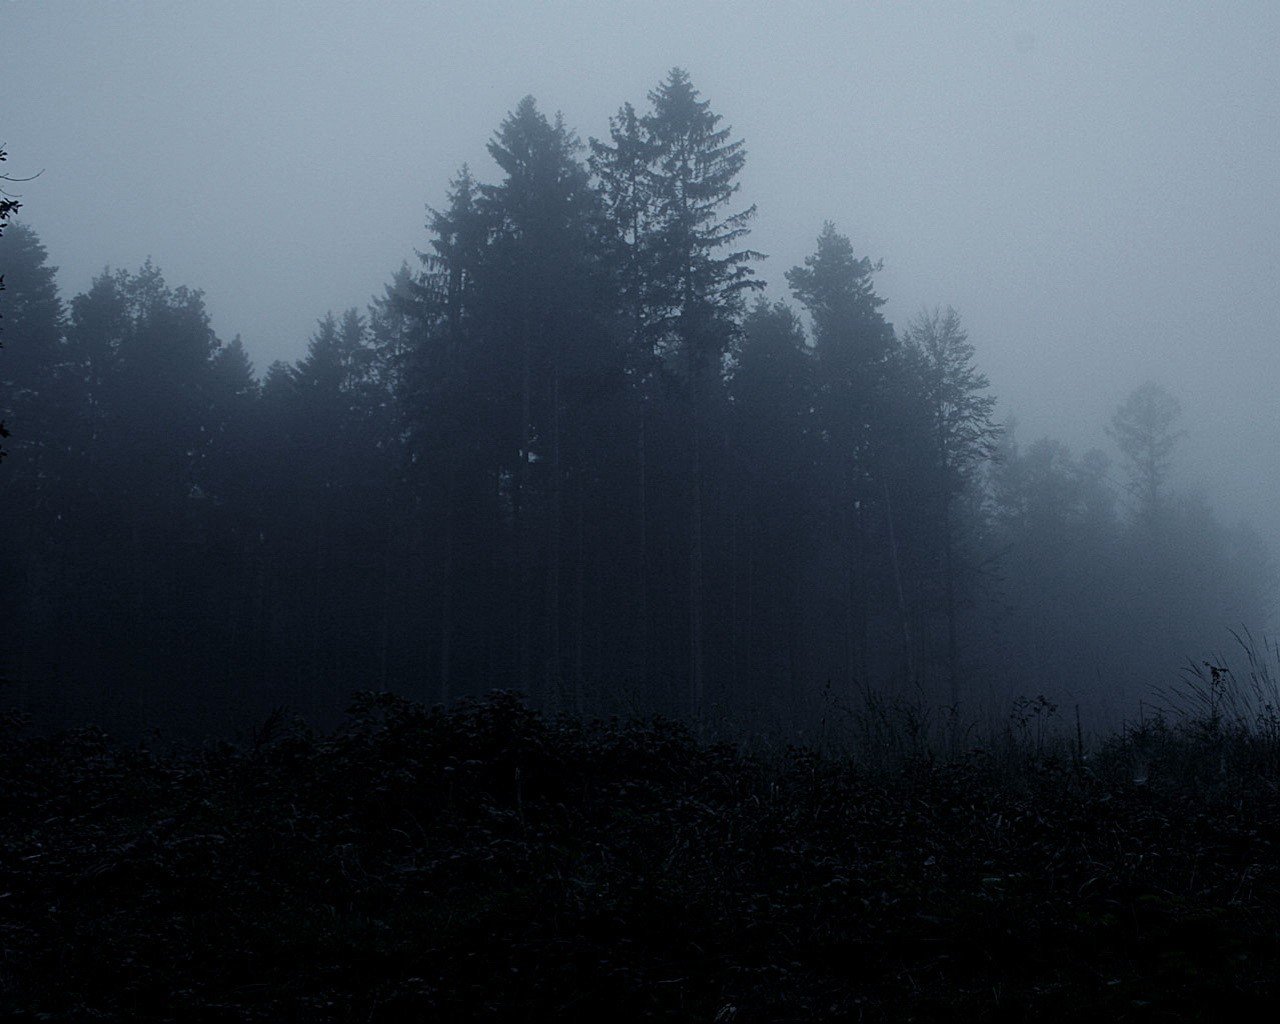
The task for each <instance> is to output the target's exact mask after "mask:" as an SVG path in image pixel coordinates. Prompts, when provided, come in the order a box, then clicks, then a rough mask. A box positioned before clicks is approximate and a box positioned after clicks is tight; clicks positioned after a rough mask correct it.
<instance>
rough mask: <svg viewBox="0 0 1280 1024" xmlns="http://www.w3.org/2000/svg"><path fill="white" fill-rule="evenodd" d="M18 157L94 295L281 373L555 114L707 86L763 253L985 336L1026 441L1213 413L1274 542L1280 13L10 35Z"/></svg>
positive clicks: (230, 27)
mask: <svg viewBox="0 0 1280 1024" xmlns="http://www.w3.org/2000/svg"><path fill="white" fill-rule="evenodd" d="M5 20H6V28H5V35H6V47H5V50H6V54H5V67H4V71H3V78H4V92H5V125H4V141H5V142H6V144H7V146H8V149H9V152H10V154H11V157H10V168H11V170H12V171H13V172H14V173H18V172H21V171H26V170H34V169H39V168H43V169H44V174H43V175H42V176H41V178H40V179H39V180H38V181H36V182H34V183H31V184H29V185H27V186H25V188H24V195H25V198H26V200H27V211H26V213H27V216H28V219H29V221H30V223H31V224H32V225H33V226H34V227H36V228H37V230H39V232H40V233H41V237H42V238H43V240H44V241H45V243H46V245H47V246H48V248H49V250H50V253H51V257H52V259H53V262H54V263H56V264H58V265H59V266H60V267H61V286H62V288H63V290H64V292H66V293H68V294H71V293H74V292H75V291H78V290H82V289H83V288H85V287H86V286H87V285H88V283H89V280H90V278H91V276H92V275H93V274H94V273H96V272H98V271H100V270H101V269H102V266H103V265H104V264H110V265H112V266H113V267H127V268H132V267H136V266H137V265H139V264H140V263H141V262H142V260H143V259H144V258H145V257H147V256H148V255H150V256H151V257H153V258H154V259H155V260H156V262H157V263H158V264H159V265H160V266H161V267H162V268H163V269H164V271H165V273H166V275H167V276H168V277H169V279H170V280H173V281H178V282H187V283H190V284H191V285H193V286H195V287H200V288H203V289H204V290H205V292H206V294H207V297H208V304H209V307H210V311H211V313H212V315H213V318H214V324H215V327H216V329H217V330H218V332H219V335H220V336H222V337H228V338H229V337H231V336H233V335H234V334H236V333H241V334H242V335H243V337H244V339H245V343H246V345H247V347H248V348H249V351H250V353H251V355H252V356H253V358H254V361H255V363H256V365H257V366H258V367H259V369H260V370H261V369H263V368H265V366H266V365H267V364H268V363H270V362H271V361H272V360H275V359H295V358H297V357H299V356H300V355H301V354H302V352H303V349H304V346H305V342H306V339H307V337H308V336H309V335H310V333H311V331H312V330H313V328H314V325H315V321H316V319H317V318H318V317H319V316H321V315H322V314H323V313H324V312H325V311H326V310H328V309H340V308H343V307H345V306H348V305H352V304H363V303H364V302H365V301H367V299H368V298H369V296H370V295H372V294H373V293H374V292H376V291H378V290H379V289H380V287H381V285H382V283H384V281H385V279H386V276H387V275H388V273H389V272H390V271H391V270H393V269H394V268H395V267H396V266H397V265H398V264H399V262H400V261H401V260H402V259H405V258H410V259H411V258H412V256H413V250H414V248H415V247H422V246H423V245H424V243H425V234H424V231H423V227H422V224H423V220H424V210H423V207H424V204H428V203H429V204H432V205H438V204H440V203H441V202H442V200H443V192H444V187H445V183H446V182H447V180H448V178H449V176H450V175H451V174H452V173H453V172H454V171H455V170H456V169H457V168H458V166H459V165H460V164H462V163H463V162H464V161H467V162H470V164H471V165H472V167H473V168H474V169H475V171H476V173H477V174H478V175H479V176H480V177H481V178H482V179H484V178H485V177H486V176H491V175H490V170H491V165H490V162H489V160H488V158H487V156H486V154H485V151H484V145H485V143H486V141H487V140H488V138H489V136H490V134H491V132H492V131H493V129H494V128H496V126H497V125H498V123H499V122H500V121H501V120H502V118H503V116H504V115H505V114H506V113H507V112H508V111H509V110H510V109H511V108H512V107H513V106H514V105H515V103H516V102H517V101H518V100H519V98H520V97H521V96H523V95H524V94H526V93H531V94H533V95H534V96H535V97H536V98H537V99H538V100H539V103H540V104H541V105H542V107H543V108H544V109H546V110H549V111H555V110H560V111H563V113H564V116H565V118H566V121H567V123H568V124H569V125H570V126H571V127H575V128H576V129H577V130H578V131H579V133H580V134H581V135H582V136H583V137H584V138H585V137H587V136H589V135H596V136H599V135H601V134H603V133H604V132H605V130H606V119H607V118H608V116H609V115H610V114H612V113H613V112H614V111H615V110H616V108H617V107H618V105H619V104H620V103H621V102H622V101H623V100H624V99H625V98H629V97H630V98H636V99H639V98H642V97H643V96H644V94H645V92H646V91H647V90H648V89H649V88H651V87H652V85H653V83H654V81H656V80H657V78H658V77H659V76H660V75H661V74H662V72H663V71H664V70H665V69H666V68H668V67H670V66H672V65H680V66H684V67H687V68H689V70H690V72H691V73H692V74H693V76H694V80H695V82H696V83H697V84H698V86H699V88H700V89H701V90H702V92H703V94H704V95H705V96H707V97H708V98H709V99H711V100H712V102H713V104H714V105H715V108H716V110H717V111H718V112H720V113H722V114H723V115H724V118H725V120H726V122H728V123H730V124H731V125H732V126H733V128H734V130H735V132H736V133H737V134H738V135H740V136H741V137H743V138H745V140H746V142H747V148H748V165H747V169H746V172H745V174H744V175H743V192H744V195H745V196H746V197H747V198H748V199H749V200H751V201H755V202H758V203H759V207H760V214H759V218H758V221H757V223H756V225H755V229H754V232H753V235H752V241H753V244H754V245H755V246H756V247H757V248H759V249H761V250H763V251H764V252H766V253H768V254H769V255H770V257H771V258H770V260H769V261H768V262H767V263H766V264H765V265H764V266H763V268H762V271H761V273H762V276H763V277H765V278H766V279H767V280H768V281H769V283H770V285H771V287H772V289H773V290H774V291H775V292H776V293H778V294H779V295H781V294H784V293H785V287H784V284H783V281H782V272H783V270H784V269H785V268H787V267H789V266H791V265H793V264H795V263H797V262H798V261H799V260H800V258H801V257H802V256H803V254H804V253H806V252H808V251H809V250H810V248H811V246H812V241H813V238H814V237H815V235H816V234H817V231H818V229H819V227H820V226H821V224H822V222H823V220H824V219H826V218H831V219H833V220H835V221H836V223H837V226H838V227H839V228H840V229H841V230H842V231H844V232H846V233H847V234H849V235H850V236H851V238H852V239H853V241H854V243H855V245H856V246H857V247H858V248H859V249H860V250H861V251H863V252H865V253H867V254H870V255H872V256H874V257H881V258H883V259H884V264H885V269H884V272H883V274H882V275H881V277H880V278H879V290H880V292H881V294H884V295H885V296H887V298H888V307H887V312H888V315H889V319H890V320H892V321H894V322H897V323H902V322H905V321H906V319H907V318H908V317H909V316H910V315H911V314H912V313H914V312H916V311H917V310H918V309H919V308H920V307H921V306H922V305H929V306H932V305H934V304H937V303H942V304H951V305H954V306H955V307H956V308H957V309H958V310H960V311H961V313H962V314H963V315H964V316H965V318H966V322H967V324H968V326H969V328H970V333H971V335H972V337H973V339H974V340H975V342H976V344H977V346H978V351H979V355H980V358H981V361H982V363H983V365H984V366H985V367H986V368H987V369H988V372H989V374H990V376H991V378H992V381H993V384H994V388H995V391H996V392H997V393H998V394H999V396H1000V399H1001V409H1002V411H1003V412H1004V413H1006V414H1012V415H1014V416H1016V418H1017V420H1018V421H1019V424H1020V430H1019V433H1020V436H1022V437H1024V438H1031V437H1034V436H1036V435H1038V434H1040V433H1045V432H1049V433H1054V434H1055V435H1058V436H1063V437H1065V438H1067V439H1068V440H1071V441H1073V442H1080V443H1081V444H1102V443H1104V439H1103V438H1102V436H1101V433H1100V429H1099V425H1100V424H1101V423H1102V422H1103V421H1104V420H1105V417H1106V415H1107V412H1108V410H1110V409H1111V408H1113V407H1114V406H1115V405H1116V403H1117V402H1118V401H1119V399H1120V398H1121V396H1122V395H1123V394H1124V392H1125V391H1126V390H1127V389H1128V388H1130V387H1132V386H1133V385H1134V384H1136V383H1137V382H1139V381H1141V380H1145V379H1147V378H1156V379H1158V380H1160V381H1161V382H1163V383H1164V384H1166V385H1167V386H1168V387H1170V388H1171V389H1172V390H1173V391H1174V392H1175V393H1176V394H1178V395H1179V397H1180V398H1181V399H1182V400H1183V403H1184V406H1185V408H1186V410H1187V413H1188V417H1187V421H1188V423H1187V425H1188V428H1189V433H1188V438H1187V446H1186V453H1187V455H1188V456H1191V457H1192V458H1191V461H1192V462H1193V464H1194V473H1193V476H1194V477H1196V478H1197V479H1201V480H1203V482H1204V484H1205V486H1206V487H1207V488H1208V489H1209V490H1210V491H1212V492H1213V494H1214V497H1215V501H1217V502H1218V503H1219V504H1220V506H1222V507H1223V508H1224V511H1226V512H1228V513H1229V514H1231V513H1241V514H1247V515H1248V516H1249V517H1250V518H1252V519H1253V520H1254V521H1255V522H1257V523H1259V525H1262V526H1264V527H1265V528H1266V529H1267V531H1268V532H1269V534H1270V536H1271V537H1272V538H1274V537H1275V536H1276V530H1277V525H1278V524H1280V517H1277V514H1276V512H1275V511H1274V510H1275V509H1277V508H1280V482H1278V480H1280V478H1278V477H1277V476H1276V475H1275V474H1274V473H1273V472H1272V467H1273V455H1274V453H1275V452H1276V451H1277V450H1280V418H1278V417H1277V416H1275V414H1274V412H1273V403H1274V398H1273V384H1272V382H1273V381H1275V380H1276V379H1277V378H1278V377H1280V351H1278V346H1277V344H1276V341H1277V338H1276V333H1277V332H1276V324H1277V322H1278V321H1280V298H1278V293H1277V289H1276V287H1275V282H1276V281H1277V279H1280V208H1278V206H1277V203H1276V200H1275V192H1274V189H1275V182H1276V181H1277V180H1280V148H1278V147H1280V142H1278V141H1277V135H1276V133H1275V131H1274V130H1273V129H1274V124H1275V123H1276V117H1277V114H1280V110H1278V109H1277V107H1278V105H1280V103H1278V100H1277V97H1280V74H1278V73H1277V72H1278V64H1277V55H1276V49H1275V46H1274V40H1275V39H1276V38H1277V37H1280V10H1277V8H1276V6H1275V5H1274V4H1270V3H1265V2H1259V3H1239V4H1230V5H1211V6H1208V5H1200V6H1196V7H1193V6H1190V5H1170V4H1164V3H1131V4H1123V5H1115V4H1102V3H1097V4H1094V3H1090V4H1082V5H1077V4H1073V5H1071V6H1070V7H1062V6H1056V5H1036V6H1032V5H1027V4H1020V3H1012V4H1006V3H982V4H965V5H954V4H932V5H922V4H911V5H906V4H851V3H826V4H803V5H795V6H793V5H786V4H764V3H755V4H741V3H739V4H732V5H730V4H718V3H701V4H689V3H644V4H638V3H637V4H600V3H582V4H569V3H555V4H530V3H523V4H506V3H501V4H500V3H485V4H474V5H456V4H414V3H393V4H385V3H384V4H377V5H352V4H347V3H329V4H319V3H308V4H258V3H211V4H201V5H186V4H182V5H178V4H172V5H169V4H138V3H127V4H123V3H122V4H98V3H51V4H35V3H20V4H12V5H8V6H7V7H6V11H5Z"/></svg>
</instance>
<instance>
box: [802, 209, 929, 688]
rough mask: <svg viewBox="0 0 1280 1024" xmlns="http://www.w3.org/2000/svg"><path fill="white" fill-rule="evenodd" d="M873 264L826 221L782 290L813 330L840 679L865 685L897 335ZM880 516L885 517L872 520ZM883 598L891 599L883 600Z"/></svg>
mask: <svg viewBox="0 0 1280 1024" xmlns="http://www.w3.org/2000/svg"><path fill="white" fill-rule="evenodd" d="M879 269H880V264H879V263H878V262H873V261H872V260H870V259H869V258H866V257H863V258H861V259H859V258H856V257H855V256H854V254H853V245H852V243H851V242H850V241H849V239H848V238H847V237H846V236H844V235H842V234H840V233H839V232H838V231H836V228H835V225H834V224H832V223H831V222H830V221H827V222H826V223H824V224H823V226H822V231H821V233H820V234H819V235H818V240H817V249H816V250H815V252H814V253H813V254H812V255H810V256H807V257H805V261H804V265H803V266H799V267H793V268H792V269H791V270H789V271H787V283H788V284H789V285H790V286H791V290H792V292H793V293H794V294H795V296H796V298H797V299H799V300H800V302H801V303H802V304H803V305H804V307H805V309H806V310H807V311H808V313H809V316H810V317H811V318H812V321H813V334H814V355H815V359H816V373H817V384H818V395H817V402H816V406H817V411H818V417H819V420H820V423H821V430H822V432H823V434H824V436H825V438H826V444H825V453H824V457H825V462H826V467H825V468H826V476H827V479H828V481H829V485H828V487H827V489H826V493H825V494H824V495H823V496H822V499H821V500H822V502H823V504H824V505H825V511H826V515H827V516H828V517H829V521H830V522H831V523H832V525H833V527H834V532H835V534H836V535H837V538H838V540H837V543H838V553H837V554H836V557H835V558H833V559H832V562H834V563H835V564H836V565H837V566H838V567H839V576H840V580H839V585H838V589H839V596H838V598H837V601H838V604H839V607H841V608H842V609H843V615H842V616H841V619H842V624H843V640H844V643H843V647H844V673H845V678H846V682H847V683H848V684H849V685H852V683H853V682H854V680H855V679H857V678H861V679H863V680H864V681H865V680H866V677H867V674H868V672H869V659H870V652H871V648H872V646H873V644H872V641H871V638H870V635H869V633H870V620H871V615H872V612H871V609H872V605H873V603H874V601H873V596H874V587H873V580H872V576H873V573H872V563H873V553H872V551H871V547H872V537H873V535H874V527H873V525H872V524H873V523H876V522H879V521H881V520H882V521H883V522H884V523H885V524H886V525H888V524H889V523H890V522H891V516H892V508H891V507H890V506H889V504H888V502H887V500H886V499H887V497H888V483H887V481H886V480H885V479H883V477H881V478H880V479H876V467H877V463H878V462H880V461H882V460H881V459H880V457H879V454H878V453H879V450H880V449H882V448H883V447H884V441H885V433H886V432H885V427H886V426H887V425H888V422H889V419H890V417H889V416H888V415H887V409H886V407H885V406H886V402H887V401H888V400H889V399H890V398H891V397H892V395H891V389H890V388H889V387H888V386H887V383H888V375H889V372H890V369H891V367H890V357H891V355H892V354H893V352H894V345H895V339H894V334H893V326H892V325H891V324H889V323H887V322H886V321H885V319H884V316H883V315H882V314H881V312H880V307H881V306H883V305H884V299H882V298H881V297H880V296H879V295H877V294H876V292H875V288H874V286H873V280H872V278H873V276H874V274H875V273H876V272H877V271H878V270H879ZM877 510H879V511H880V512H882V513H883V515H882V516H881V515H876V514H875V513H876V511H877ZM896 544H897V539H896V537H888V536H886V537H885V538H884V545H883V546H884V547H887V548H888V549H889V554H890V556H891V557H890V558H889V559H888V561H890V562H891V563H893V562H894V559H895V558H896V554H895V552H896ZM893 575H894V577H895V585H894V586H893V588H892V589H893V590H894V592H895V593H896V594H897V599H898V606H899V616H898V617H899V620H900V624H901V630H902V633H903V644H904V657H905V658H907V659H908V660H909V659H910V653H909V647H910V642H909V637H908V635H907V634H908V632H909V630H908V627H907V622H906V610H905V607H903V605H904V599H903V594H902V587H901V578H900V573H899V572H897V571H894V573H893ZM884 596H885V597H886V598H887V596H888V595H887V594H886V595H884Z"/></svg>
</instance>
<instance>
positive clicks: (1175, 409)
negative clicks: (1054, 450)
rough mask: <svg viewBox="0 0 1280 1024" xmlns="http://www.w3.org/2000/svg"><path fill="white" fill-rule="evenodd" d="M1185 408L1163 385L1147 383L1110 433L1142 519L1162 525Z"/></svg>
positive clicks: (1124, 407)
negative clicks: (1160, 521)
mask: <svg viewBox="0 0 1280 1024" xmlns="http://www.w3.org/2000/svg"><path fill="white" fill-rule="evenodd" d="M1181 412H1182V406H1181V404H1180V403H1179V402H1178V400H1177V399H1176V398H1174V397H1173V396H1172V395H1171V394H1169V392H1168V391H1166V390H1165V389H1164V388H1163V387H1161V386H1160V385H1159V384H1156V383H1154V382H1153V381H1147V382H1146V383H1145V384H1142V385H1140V386H1139V387H1137V388H1135V389H1134V390H1133V391H1132V392H1130V393H1129V396H1128V397H1127V398H1126V399H1125V400H1124V402H1123V403H1121V405H1120V407H1119V408H1118V409H1117V410H1116V411H1115V414H1114V415H1113V416H1112V417H1111V423H1110V425H1109V426H1108V429H1107V434H1108V436H1109V437H1110V438H1111V439H1112V440H1113V441H1115V443H1116V447H1117V448H1119V449H1120V455H1121V458H1122V459H1123V460H1124V465H1125V470H1126V471H1127V473H1128V476H1129V490H1130V492H1131V493H1132V494H1133V495H1134V497H1135V499H1136V501H1137V507H1138V518H1139V521H1140V522H1142V523H1144V524H1145V525H1146V527H1147V528H1148V529H1154V528H1156V527H1157V526H1158V523H1159V520H1160V517H1161V514H1162V513H1163V511H1164V497H1165V490H1166V485H1167V484H1168V480H1169V470H1170V467H1171V465H1172V459H1173V451H1174V449H1175V448H1176V447H1177V443H1178V438H1180V437H1181V436H1182V432H1181V431H1179V430H1175V429H1174V425H1175V424H1176V423H1177V421H1178V417H1179V416H1180V415H1181Z"/></svg>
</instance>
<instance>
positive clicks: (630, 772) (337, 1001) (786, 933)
mask: <svg viewBox="0 0 1280 1024" xmlns="http://www.w3.org/2000/svg"><path fill="white" fill-rule="evenodd" d="M1024 710H1025V709H1024ZM1024 726H1025V722H1024ZM1068 733H1069V734H1068V735H1067V736H1066V737H1065V738H1064V740H1063V742H1062V743H1060V744H1058V743H1053V742H1046V741H1045V740H1044V737H1043V736H1040V735H1035V736H1034V737H1028V735H1027V733H1026V730H1025V728H1024V729H1023V731H1022V733H1021V734H1018V733H1016V732H1015V733H1011V734H1010V736H1011V737H1012V738H1011V740H1010V742H1008V743H1006V744H1005V745H1003V746H1002V747H999V749H992V745H991V744H987V745H986V747H985V749H969V750H966V751H963V752H959V753H956V754H953V755H951V756H949V757H946V758H942V757H936V756H933V755H931V754H930V753H929V752H928V749H925V748H921V749H914V750H913V749H912V745H911V744H910V743H907V744H904V745H902V748H903V750H904V751H905V752H904V753H903V754H902V756H901V757H899V758H897V759H896V760H894V761H892V762H890V761H888V760H886V759H880V760H877V761H875V762H874V763H873V762H868V761H864V760H859V759H858V758H856V757H854V756H851V755H849V754H842V755H837V754H834V753H817V752H815V751H813V750H806V749H799V748H786V749H778V750H772V751H760V750H757V751H755V752H744V751H743V750H742V749H740V748H737V747H732V746H728V745H715V744H709V743H705V742H700V741H698V740H696V739H695V738H694V737H693V736H691V735H690V733H688V732H687V731H685V730H684V729H683V728H682V727H680V726H678V725H676V724H673V723H670V722H664V721H650V722H644V723H638V722H631V723H618V722H609V723H596V724H589V725H588V724H582V723H579V722H575V721H571V720H563V721H559V720H549V719H546V718H544V717H541V716H539V715H537V714H535V713H533V712H530V711H529V710H527V709H526V708H525V707H523V706H522V705H521V704H520V702H519V701H518V700H517V699H515V698H514V697H512V696H510V695H506V694H496V695H494V696H492V697H490V698H488V699H486V700H483V701H476V702H471V703H464V704H461V705H459V706H458V707H456V708H454V709H452V710H450V711H447V712H446V711H443V710H427V709H424V708H422V707H419V706H416V705H412V704H408V703H405V702H402V701H400V700H397V699H394V698H390V697H385V696H373V695H367V696H364V697H362V698H360V699H359V700H358V701H357V703H356V706H355V707H354V708H353V710H352V714H351V718H350V722H349V724H348V725H347V726H346V727H345V728H343V729H341V730H339V731H338V732H336V733H333V734H329V735H317V734H313V733H312V732H310V731H308V730H307V729H306V728H304V727H301V726H296V725H291V724H289V723H287V722H285V721H283V720H281V719H278V718H277V719H273V720H272V721H271V722H269V723H268V724H267V726H265V727H264V728H263V730H262V731H261V732H260V734H259V735H257V736H256V737H254V738H253V739H252V741H250V742H246V743H245V744H242V745H239V746H232V745H225V744H224V745H217V746H207V747H205V748H202V749H198V750H188V751H185V752H168V753H164V754H160V753H157V752H154V751H151V750H148V749H145V748H143V747H137V746H134V747H125V746H122V745H118V744H115V743H112V742H111V741H109V740H108V738H107V737H105V736H103V735H102V734H101V733H98V732H95V731H81V732H77V733H73V734H64V735H60V736H57V737H48V736H44V737H41V736H35V735H28V734H27V732H26V731H25V730H24V729H22V728H21V727H20V726H19V725H17V724H16V723H11V724H10V727H9V728H8V729H7V730H6V731H5V735H4V741H3V744H2V745H0V946H2V947H3V957H2V959H0V1019H3V1020H13V1021H27V1020H67V1021H209V1020H225V1021H295V1020H296V1021H361V1022H367V1021H388V1022H394V1021H413V1020H431V1021H445V1022H448V1021H469V1020H516V1021H541V1020H601V1021H604V1020H669V1021H707V1022H726V1021H733V1022H740V1024H747V1022H764V1021H770V1022H772V1021H813V1020H855V1021H857V1020H866V1021H875V1020H918V1021H934V1020H937V1021H942V1020H946V1021H956V1020H962V1021H967V1020H975V1021H976V1020H989V1021H1013V1020H1035V1021H1067V1020H1071V1021H1078V1020H1090V1019H1097V1020H1104V1019H1105V1020H1197V1019H1204V1020H1210V1019H1217V1020H1221V1019H1229V1018H1224V1014H1226V1013H1228V1012H1229V1011H1230V1010H1235V1011H1237V1012H1238V1011H1240V1010H1242V1009H1244V1010H1247V1009H1248V1008H1249V1007H1250V1005H1251V1006H1252V1007H1254V1008H1255V1009H1256V1010H1257V1012H1259V1013H1260V1012H1261V1011H1262V1009H1263V1008H1264V1007H1268V1006H1270V1005H1273V1004H1274V1003H1275V1000H1276V999H1278V998H1280V960H1278V959H1277V954H1278V953H1280V949H1278V946H1280V863H1278V860H1277V850H1276V842H1277V839H1278V838H1280V793H1278V792H1277V787H1278V784H1280V759H1278V758H1277V756H1276V754H1277V750H1278V749H1280V746H1278V745H1277V744H1276V743H1275V742H1273V738H1272V737H1269V736H1268V735H1267V734H1266V733H1265V731H1259V730H1257V729H1254V728H1251V727H1250V726H1249V725H1248V723H1242V722H1240V721H1234V720H1231V719H1224V718H1223V717H1222V716H1220V715H1216V714H1210V715H1209V716H1207V717H1205V716H1188V717H1184V718H1183V719H1181V720H1177V721H1172V722H1170V721H1166V720H1165V719H1160V718H1157V719H1156V720H1155V721H1154V722H1152V721H1148V722H1146V723H1144V724H1143V725H1142V726H1140V727H1138V728H1131V729H1127V730H1125V731H1124V732H1122V733H1121V734H1119V735H1117V736H1116V737H1114V738H1113V739H1111V740H1109V741H1107V742H1105V743H1102V744H1100V745H1096V746H1095V748H1094V749H1093V750H1092V751H1091V752H1090V753H1089V754H1088V755H1087V756H1084V755H1083V751H1082V750H1081V748H1079V747H1078V746H1076V745H1075V743H1074V742H1073V741H1074V737H1073V736H1071V735H1070V730H1068ZM1019 736H1021V740H1022V742H1015V741H1017V740H1018V739H1019Z"/></svg>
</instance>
